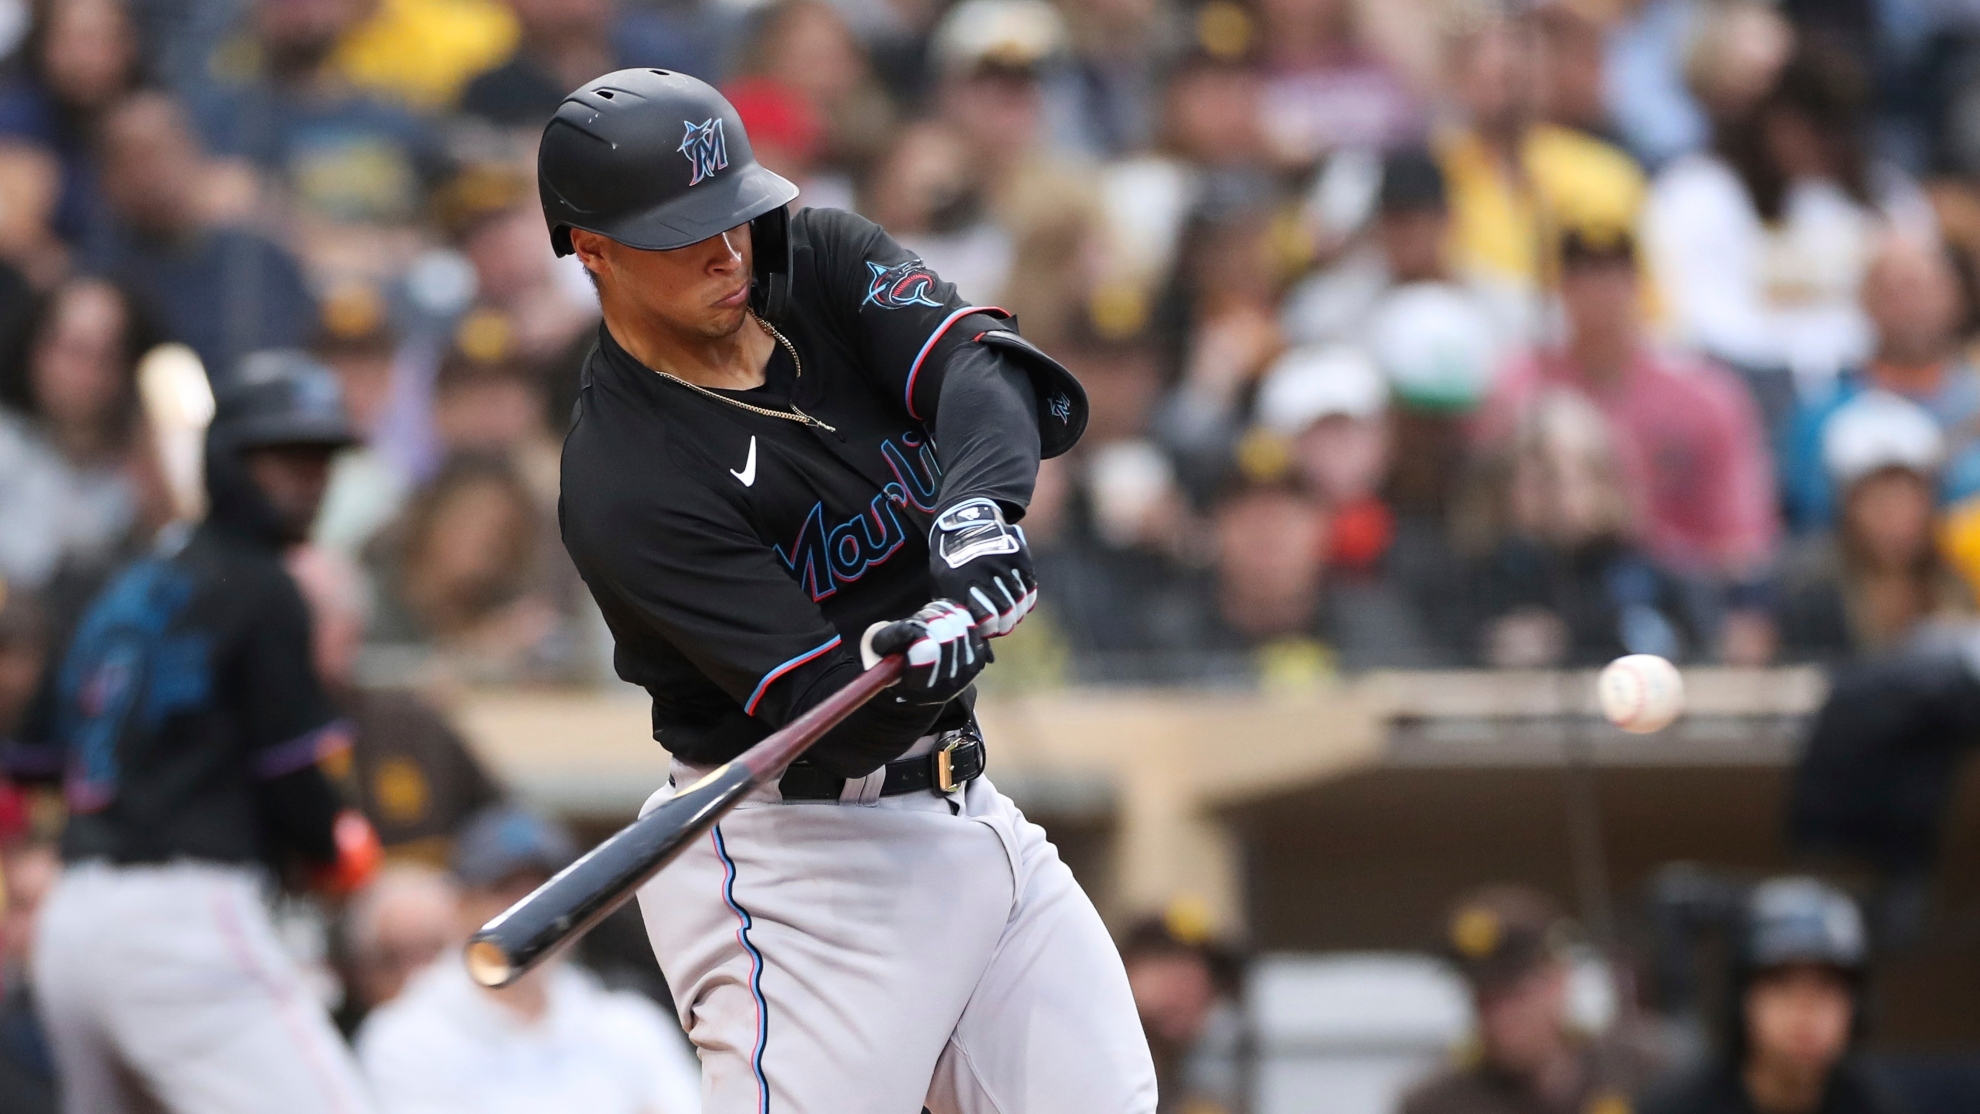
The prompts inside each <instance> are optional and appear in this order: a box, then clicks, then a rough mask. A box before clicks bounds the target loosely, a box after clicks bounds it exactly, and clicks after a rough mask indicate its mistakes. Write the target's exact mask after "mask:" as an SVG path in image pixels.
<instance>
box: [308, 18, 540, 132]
mask: <svg viewBox="0 0 1980 1114" xmlns="http://www.w3.org/2000/svg"><path fill="white" fill-rule="evenodd" d="M519 35H520V31H519V29H518V28H517V26H516V17H515V16H514V15H513V14H512V13H511V12H510V11H509V9H508V6H507V5H505V4H503V3H501V2H500V0H379V4H378V10H377V11H376V12H374V13H372V16H371V18H370V19H367V20H365V21H364V22H363V23H362V24H360V25H359V26H358V27H356V28H355V29H353V30H352V31H351V33H350V34H349V35H348V36H346V37H345V39H344V43H343V45H342V46H341V47H339V48H338V51H337V59H336V61H337V66H338V68H339V69H341V70H342V71H343V72H344V74H345V76H347V77H349V78H350V79H351V81H352V82H354V83H355V84H357V85H359V86H362V87H364V88H366V89H371V90H374V91H376V92H378V93H380V94H383V95H385V96H387V97H392V98H395V99H397V100H401V101H404V102H405V103H407V104H410V105H413V106H415V107H420V108H439V107H443V106H446V105H449V104H452V103H453V102H454V100H455V98H457V97H459V96H460V93H461V87H462V86H464V85H466V84H467V83H468V81H469V79H471V78H473V77H474V76H475V75H477V74H479V73H481V72H482V71H484V70H488V69H492V68H494V67H496V66H499V65H501V64H502V63H503V62H505V61H507V60H508V58H509V55H510V54H512V53H514V51H515V49H516V40H517V38H518V36H519Z"/></svg>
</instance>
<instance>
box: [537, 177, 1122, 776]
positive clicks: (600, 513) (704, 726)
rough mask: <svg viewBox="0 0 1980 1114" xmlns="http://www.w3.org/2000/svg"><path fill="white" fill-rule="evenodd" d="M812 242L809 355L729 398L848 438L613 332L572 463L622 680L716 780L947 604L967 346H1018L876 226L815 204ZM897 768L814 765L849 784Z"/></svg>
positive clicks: (807, 214)
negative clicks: (936, 551) (682, 376)
mask: <svg viewBox="0 0 1980 1114" xmlns="http://www.w3.org/2000/svg"><path fill="white" fill-rule="evenodd" d="M791 239H792V248H793V270H792V305H791V307H790V309H789V311H788V312H787V313H786V314H785V315H784V316H783V317H782V318H781V319H780V320H779V321H778V322H777V327H778V329H779V331H780V332H781V333H782V334H783V335H784V336H785V337H787V338H788V339H789V341H790V342H791V344H792V346H793V347H795V349H796V351H797V355H798V359H797V360H796V361H793V359H792V358H791V356H790V354H789V353H788V352H786V351H784V349H783V347H782V346H781V345H779V346H778V347H777V350H776V351H775V352H774V353H773V354H772V356H771V359H770V362H769V365H768V366H767V368H766V372H765V375H766V381H765V383H764V385H763V386H762V387H759V388H756V389H755V390H751V391H737V392H724V393H725V394H727V395H728V396H729V397H730V398H733V399H736V400H738V401H743V402H747V403H750V404H752V405H755V406H759V407H762V408H764V409H769V410H776V411H785V410H787V409H788V408H789V407H790V406H795V407H796V408H797V409H798V410H799V411H802V412H803V413H804V414H808V415H810V416H812V417H813V418H816V419H817V420H818V422H819V423H823V424H824V425H827V426H830V427H832V428H831V429H830V430H827V429H824V428H821V427H820V425H818V424H807V423H802V422H797V421H789V420H785V419H783V418H778V417H772V416H768V415H763V414H758V413H752V412H750V411H749V410H745V409H743V408H741V407H737V406H734V405H730V404H728V403H725V402H723V401H719V400H717V399H713V398H709V397H707V396H705V395H702V394H699V393H697V392H695V391H693V390H690V389H689V388H687V387H684V386H682V385H680V384H678V383H675V382H671V381H669V380H667V379H664V378H662V377H661V376H660V375H657V374H655V373H654V372H653V371H651V370H649V369H647V368H645V367H643V366H642V365H641V364H640V363H639V362H638V361H637V360H636V359H634V358H633V357H632V356H631V355H629V354H628V353H627V352H626V351H625V350H624V349H623V348H621V347H620V346H619V345H618V344H617V343H616V342H615V341H614V340H613V338H612V337H611V335H610V333H609V332H608V331H607V330H605V329H604V328H603V327H601V329H600V339H599V345H598V348H597V349H596V350H595V351H594V352H593V353H592V355H591V357H590V359H589V360H588V361H587V362H586V365H585V375H584V382H583V385H582V386H581V388H580V390H579V400H578V406H577V412H576V416H575V418H574V422H573V426H572V429H571V431H570V434H569V437H568V439H567V440H566V442H565V446H564V467H563V495H562V501H561V505H560V518H561V521H562V526H563V533H564V542H565V545H566V546H567V547H568V548H569V550H570V553H571V557H572V559H573V561H574V562H575V563H576V565H577V568H578V571H579V572H580V573H582V574H583V576H584V579H585V582H586V584H587V585H589V587H590V589H591V591H592V594H593V595H594V596H595V597H596V598H597V601H598V605H599V607H600V609H601V610H602V611H603V613H604V615H605V620H606V622H607V624H608V625H609V626H610V627H611V630H612V634H613V637H614V639H615V640H616V643H617V650H616V654H615V664H616V667H617V670H618V673H619V675H620V676H621V677H623V678H624V679H625V680H627V681H630V682H632V683H633V684H637V685H641V686H643V687H645V688H646V690H647V691H648V692H649V693H651V694H652V697H653V730H654V738H655V739H657V740H658V741H659V742H660V743H661V744H662V745H663V746H665V747H666V748H667V749H668V750H669V751H671V752H673V753H674V754H675V755H676V756H677V757H679V758H682V759H683V760H686V761H689V762H694V763H699V764H712V763H716V762H722V761H726V760H728V759H730V758H732V757H734V756H735V755H736V754H738V753H740V752H741V751H742V750H743V749H744V748H746V747H747V746H748V745H750V744H751V743H754V742H756V741H757V740H759V739H761V738H762V737H764V736H765V735H767V734H769V733H770V732H771V731H773V730H775V729H776V728H778V727H780V726H782V725H783V724H785V723H787V722H789V721H790V720H791V719H792V718H794V717H795V716H796V715H798V714H800V713H802V712H803V711H804V710H806V709H808V708H810V707H811V706H812V705H814V704H816V703H817V702H818V701H819V700H821V699H823V697H824V696H825V695H827V694H829V693H831V692H833V691H835V690H836V689H838V688H839V687H840V686H842V685H843V684H845V683H846V681H847V680H849V679H850V678H851V677H852V676H853V675H854V674H856V673H857V672H858V670H859V668H860V666H859V655H858V652H857V646H858V643H859V639H860V637H861V635H862V634H863V633H864V632H865V630H866V629H867V627H868V626H870V625H871V624H873V623H876V622H883V621H889V620H894V619H901V618H905V617H907V616H908V615H911V614H912V613H913V612H914V611H915V610H916V609H917V608H919V607H921V606H922V605H923V604H925V603H927V602H928V600H929V596H930V586H929V575H928V548H927V537H928V530H929V526H930V523H931V522H932V520H933V516H934V514H935V513H936V512H937V511H938V510H939V509H940V508H941V506H942V505H943V504H942V500H943V499H944V497H945V496H946V495H949V494H952V493H949V492H945V489H944V484H943V475H942V465H941V460H940V458H939V457H938V455H937V453H936V450H935V445H934V441H933V437H932V435H931V429H932V427H933V424H934V420H935V411H936V409H937V408H938V405H939V400H940V398H941V396H942V386H943V378H944V375H945V374H946V373H947V369H948V368H949V367H950V366H951V358H952V357H953V356H954V355H955V354H956V353H957V351H958V349H960V348H961V347H962V346H964V345H968V344H970V343H971V342H972V341H975V340H979V339H983V338H984V337H986V336H988V335H990V334H995V335H996V337H997V338H998V339H999V341H1000V342H1002V343H1011V342H1013V341H1014V338H1015V334H1014V332H1012V331H1011V330H1010V325H1009V323H1008V322H1006V321H1005V320H1004V318H1006V317H1007V316H1008V315H1007V314H1004V313H1003V311H1001V310H997V309H994V308H981V307H972V306H969V305H966V304H964V303H963V302H962V301H961V300H960V299H959V298H958V297H957V296H956V292H955V289H954V287H953V286H951V285H949V284H948V283H945V282H943V281H942V280H941V279H940V278H938V277H937V276H936V275H934V274H933V273H932V272H930V271H929V270H928V269H927V268H926V267H924V266H923V265H922V264H921V261H920V260H918V259H914V258H912V257H911V256H910V255H909V254H908V253H907V252H905V251H903V250H902V249H901V248H900V247H899V246H898V245H896V244H895V243H894V242H893V240H892V239H890V238H889V237H888V236H887V235H886V234H885V233H884V232H882V231H881V230H880V229H879V228H878V227H877V226H876V225H874V224H872V223H871V222H869V221H866V220H864V219H862V218H859V217H857V216H854V215H852V214H850V213H843V212H838V211H834V210H820V209H809V210H805V211H804V212H801V213H799V214H797V215H796V216H795V217H794V218H793V219H792V222H791ZM977 347H978V348H979V349H988V348H989V347H991V345H989V344H988V343H987V342H986V344H985V345H980V346H977ZM1013 351H1016V350H1015V349H1013ZM1032 351H1033V352H1035V350H1032ZM1048 365H1049V367H1050V368H1051V369H1053V372H1054V373H1055V374H1039V373H1037V372H1033V371H1031V370H1029V369H1028V370H1027V373H1028V374H1033V375H1034V377H1035V378H1036V379H1037V380H1038V386H1039V390H1038V392H1037V399H1036V403H1037V410H1038V416H1039V421H1040V424H1041V430H1040V433H1041V437H1042V439H1043V442H1044V445H1045V451H1046V455H1051V454H1052V452H1054V451H1062V450H1063V448H1064V446H1065V445H1067V444H1070V440H1071V439H1072V438H1074V437H1076V436H1077V433H1078V427H1079V425H1080V423H1082V422H1083V420H1084V399H1083V396H1080V395H1079V389H1078V385H1077V384H1076V383H1073V382H1072V381H1071V380H1070V377H1069V376H1063V369H1057V365H1053V364H1050V362H1049V360H1046V359H1045V358H1043V357H1042V355H1040V356H1039V367H1041V368H1042V367H1046V366H1048ZM1035 465H1036V457H1035V455H1034V457H1033V465H1032V467H1033V468H1034V470H1035ZM1024 486H1025V489H1026V492H1027V493H1028V490H1029V478H1028V477H1027V478H1026V480H1025V485H1024ZM966 705H967V701H966V700H964V701H959V702H957V703H956V704H951V705H950V706H949V707H948V708H946V709H944V710H943V711H942V713H941V714H942V716H943V717H944V718H943V719H941V720H936V719H934V713H933V712H932V711H919V710H914V711H906V712H902V713H899V714H903V715H919V716H921V717H922V718H923V720H924V722H921V723H920V724H918V726H917V729H925V728H928V727H930V726H934V725H936V724H940V725H943V726H946V725H948V724H949V723H951V722H958V721H960V720H962V719H964V718H966V717H967V714H968V713H967V706H966ZM871 707H873V706H872V705H869V708H871ZM876 714H878V713H876ZM913 737H914V731H909V732H908V733H907V734H906V735H905V739H906V740H910V741H911V740H912V738H913ZM831 741H832V740H831V739H830V738H828V740H827V743H830V742H831ZM903 745H905V744H903ZM886 757H889V756H887V755H881V754H873V753H868V754H864V755H859V756H850V755H835V754H834V753H833V750H832V748H831V747H830V746H827V745H824V744H821V747H820V748H819V749H818V750H817V751H815V752H814V759H815V760H816V761H817V762H818V763H819V764H820V765H821V766H825V767H826V768H828V769H833V770H834V771H835V772H843V773H845V774H847V775H848V776H849V775H851V774H854V773H863V772H864V771H865V770H866V769H870V768H872V766H873V765H875V764H877V762H879V761H884V760H885V759H886Z"/></svg>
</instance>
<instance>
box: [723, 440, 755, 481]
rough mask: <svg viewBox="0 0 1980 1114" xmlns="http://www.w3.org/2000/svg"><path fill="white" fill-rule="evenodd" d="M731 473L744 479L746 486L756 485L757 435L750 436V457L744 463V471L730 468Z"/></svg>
mask: <svg viewBox="0 0 1980 1114" xmlns="http://www.w3.org/2000/svg"><path fill="white" fill-rule="evenodd" d="M729 475H731V476H734V477H735V478H737V479H739V480H741V481H742V485H743V486H744V487H755V486H756V435H755V434H753V433H752V434H750V436H749V459H748V460H747V461H745V462H744V463H743V467H742V471H740V472H738V471H736V470H735V469H734V468H731V469H729Z"/></svg>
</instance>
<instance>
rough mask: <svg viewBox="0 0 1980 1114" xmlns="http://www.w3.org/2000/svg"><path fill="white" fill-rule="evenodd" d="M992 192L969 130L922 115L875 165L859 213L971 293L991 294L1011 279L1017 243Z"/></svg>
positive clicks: (986, 296) (987, 296)
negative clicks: (1000, 218) (993, 204)
mask: <svg viewBox="0 0 1980 1114" xmlns="http://www.w3.org/2000/svg"><path fill="white" fill-rule="evenodd" d="M985 190H986V187H985V184H984V181H983V174H982V168H981V166H980V165H978V163H977V162H976V160H975V159H974V158H972V156H971V154H970V150H969V145H968V143H967V141H965V139H964V138H963V136H962V134H961V133H960V132H959V131H957V129H955V128H954V127H952V126H950V125H948V124H945V123H941V122H939V121H933V120H928V121H922V122H920V123H915V124H909V125H908V126H906V127H905V128H902V129H901V131H900V134H899V135H898V136H897V137H896V138H895V141H894V143H893V146H891V147H890V148H888V150H887V152H886V153H885V154H884V155H883V156H881V159H880V161H879V162H878V163H877V164H875V166H874V168H873V173H872V174H871V175H869V176H868V177H867V181H866V186H865V190H864V196H863V197H862V199H861V204H860V211H861V212H862V213H865V214H867V215H868V216H870V217H872V218H873V220H874V221H875V222H876V223H878V224H880V225H881V226H882V227H884V228H886V229H887V231H888V232H889V233H890V234H891V235H893V236H894V238H895V239H896V240H898V241H899V242H900V244H901V246H902V247H904V248H906V249H907V250H909V251H911V252H914V253H915V255H916V256H918V257H920V259H921V260H922V262H924V263H926V264H928V266H929V268H930V269H931V270H933V271H934V272H935V273H936V274H939V275H941V276H942V277H943V278H944V279H946V280H948V281H949V282H953V283H955V284H956V289H957V290H960V291H962V292H963V295H964V296H965V297H977V298H982V299H985V300H987V299H988V298H989V296H990V295H992V294H994V293H996V292H999V291H1002V290H1003V289H1004V286H1005V283H1006V282H1007V281H1008V280H1009V278H1010V274H1011V263H1012V258H1013V256H1014V254H1015V252H1016V245H1015V244H1014V243H1013V242H1012V240H1011V235H1010V232H1009V231H1008V230H1007V229H1005V228H1003V227H1002V226H1000V225H999V224H998V223H997V222H996V221H995V220H994V219H993V217H992V214H991V211H990V201H989V198H988V197H987V196H986V193H985Z"/></svg>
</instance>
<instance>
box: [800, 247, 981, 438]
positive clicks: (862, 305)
mask: <svg viewBox="0 0 1980 1114" xmlns="http://www.w3.org/2000/svg"><path fill="white" fill-rule="evenodd" d="M796 221H797V232H798V234H799V237H800V243H802V244H805V245H808V246H809V250H810V259H809V273H807V274H801V275H800V276H799V281H800V282H801V283H815V284H816V285H817V286H818V288H819V289H820V291H821V293H822V295H823V298H822V302H823V305H824V307H825V312H826V313H827V314H828V315H829V316H830V317H831V318H832V321H833V324H834V325H835V326H836V327H837V328H838V330H839V331H840V332H841V333H842V334H843V335H845V336H847V337H848V338H849V339H850V340H851V341H852V344H853V348H854V349H855V351H857V352H858V353H859V356H860V366H861V367H862V369H864V370H865V371H866V373H867V374H868V375H869V376H870V377H872V379H873V381H874V385H875V386H876V387H878V388H880V389H881V390H882V391H883V392H885V393H886V394H887V395H888V396H889V397H891V398H893V399H894V400H896V401H897V402H898V403H899V404H900V405H901V406H902V408H903V409H905V410H906V411H907V413H908V415H909V416H910V417H912V418H915V419H916V420H918V421H927V420H930V419H932V418H933V417H934V414H935V408H936V406H937V405H938V403H939V401H940V399H941V396H942V377H943V374H944V371H945V369H946V367H947V365H948V359H949V356H950V355H951V354H952V353H953V352H954V351H955V350H956V349H957V348H958V347H960V346H961V345H963V344H967V343H969V342H970V341H971V340H973V339H974V338H975V337H977V336H979V335H981V334H982V333H983V332H984V331H986V330H988V329H991V328H993V327H996V326H997V325H998V324H1000V323H1001V322H1004V321H1005V320H1006V319H1008V318H1009V317H1010V316H1011V315H1010V314H1009V313H1008V312H1006V311H1005V310H1002V309H999V308H998V307H996V306H989V305H978V304H973V303H971V302H969V301H968V300H966V299H965V298H964V297H963V296H962V295H961V294H960V293H959V292H958V291H957V290H956V288H955V284H953V283H950V282H946V281H944V280H943V279H942V277H941V276H940V275H937V274H936V273H935V272H934V271H933V270H931V269H930V268H929V267H928V265H927V264H926V263H923V262H922V261H921V259H920V258H919V257H918V256H916V255H915V254H914V253H913V252H910V251H908V250H907V249H906V248H903V247H902V246H901V245H899V244H897V243H895V242H894V238H893V237H892V236H889V235H887V233H886V231H885V230H884V229H882V228H881V227H880V226H879V225H877V224H874V223H873V222H872V221H870V220H867V219H866V218H864V217H861V216H857V215H855V214H852V213H847V212H842V211H840V210H837V209H807V210H805V211H804V212H802V213H800V214H799V215H798V217H797V218H796ZM804 267H805V264H804V263H803V262H802V261H801V262H800V268H801V269H804Z"/></svg>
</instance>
